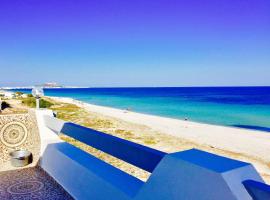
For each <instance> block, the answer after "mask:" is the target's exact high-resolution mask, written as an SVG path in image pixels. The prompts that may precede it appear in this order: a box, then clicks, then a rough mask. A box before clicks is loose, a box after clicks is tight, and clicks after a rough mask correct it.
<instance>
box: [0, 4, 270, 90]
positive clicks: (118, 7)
mask: <svg viewBox="0 0 270 200" xmlns="http://www.w3.org/2000/svg"><path fill="white" fill-rule="evenodd" d="M0 69H1V78H0V86H26V85H34V84H40V83H44V82H51V81H56V82H58V83H60V84H64V85H78V86H96V87H99V86H104V87H106V86H112V87H117V86H224V85H225V86H229V85H241V86H244V85H270V1H269V0H219V1H216V0H190V1H185V0H155V1H143V0H134V1H124V0H91V1H86V0H76V1H75V0H65V1H64V0H59V1H54V0H40V1H36V0H23V1H22V0H13V1H10V0H0Z"/></svg>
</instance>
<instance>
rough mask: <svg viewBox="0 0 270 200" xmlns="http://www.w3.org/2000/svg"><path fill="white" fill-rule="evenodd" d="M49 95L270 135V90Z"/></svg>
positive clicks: (124, 90) (72, 91)
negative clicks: (262, 131) (266, 132)
mask: <svg viewBox="0 0 270 200" xmlns="http://www.w3.org/2000/svg"><path fill="white" fill-rule="evenodd" d="M20 91H23V92H27V93H29V92H30V90H20ZM45 94H46V95H48V96H60V97H71V98H74V99H77V100H80V101H83V102H87V103H91V104H96V105H102V106H109V107H115V108H121V109H126V108H130V109H132V110H133V111H135V112H141V113H147V114H154V115H159V116H165V117H171V118H177V119H184V118H188V119H189V120H190V121H197V122H203V123H210V124H218V125H225V126H235V127H242V128H250V129H257V130H264V131H269V132H270V87H196V88H192V87H189V88H184V87H183V88H180V87H179V88H84V89H83V88H80V89H45Z"/></svg>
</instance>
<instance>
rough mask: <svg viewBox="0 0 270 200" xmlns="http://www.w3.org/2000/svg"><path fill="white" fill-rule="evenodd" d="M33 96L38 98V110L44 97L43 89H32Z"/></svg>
mask: <svg viewBox="0 0 270 200" xmlns="http://www.w3.org/2000/svg"><path fill="white" fill-rule="evenodd" d="M32 95H33V96H34V97H35V98H36V108H37V109H39V101H40V98H41V97H43V96H44V91H43V88H42V87H39V86H36V87H34V88H33V89H32Z"/></svg>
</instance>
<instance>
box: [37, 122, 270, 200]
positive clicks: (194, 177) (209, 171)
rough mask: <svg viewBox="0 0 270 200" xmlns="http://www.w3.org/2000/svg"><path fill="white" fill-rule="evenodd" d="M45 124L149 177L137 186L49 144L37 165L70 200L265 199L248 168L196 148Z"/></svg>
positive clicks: (72, 149)
mask: <svg viewBox="0 0 270 200" xmlns="http://www.w3.org/2000/svg"><path fill="white" fill-rule="evenodd" d="M45 121H46V124H47V126H48V127H49V128H50V129H52V130H54V131H55V132H56V133H57V134H59V133H63V134H65V135H67V136H70V137H72V138H74V139H76V140H79V141H81V142H83V143H85V144H87V145H89V146H92V147H94V148H96V149H99V150H101V151H103V152H106V153H108V154H110V155H112V156H114V157H117V158H119V159H121V160H124V161H125V162H128V163H130V164H133V165H135V166H137V167H139V168H141V169H144V170H146V171H148V172H151V176H150V178H149V179H148V180H147V181H146V182H142V181H140V180H139V179H137V178H135V177H133V176H131V175H129V174H127V173H125V172H123V171H121V170H119V169H117V168H115V167H113V166H111V165H109V164H107V163H105V162H103V161H101V160H99V159H98V158H95V157H94V156H92V155H90V154H87V153H85V152H83V151H82V150H80V149H78V148H76V147H74V146H72V145H70V144H67V143H65V142H63V143H57V144H51V145H49V146H48V147H47V149H46V151H45V153H44V155H43V156H42V162H41V166H42V167H43V168H44V169H45V170H46V171H47V172H48V173H49V174H50V175H51V176H52V177H54V178H55V180H56V181H57V182H58V183H60V184H61V185H62V186H63V187H64V188H65V189H66V190H67V191H68V192H69V193H70V194H71V195H72V196H73V197H74V198H75V199H82V200H83V199H95V200H106V199H117V200H122V199H123V200H124V199H130V200H131V199H134V200H181V199H183V200H186V199H187V200H192V199H194V200H216V199H218V200H252V199H255V200H257V199H258V200H266V199H269V198H268V197H269V196H267V195H269V190H268V189H269V186H267V185H265V184H264V182H263V180H262V179H261V177H260V176H259V174H258V173H257V172H256V170H255V169H254V167H253V166H252V165H250V164H249V163H245V162H241V161H237V160H232V159H229V158H225V157H221V156H217V155H214V154H211V153H207V152H203V151H200V150H196V149H191V150H187V151H182V152H177V153H172V154H166V153H164V152H161V151H158V150H155V149H152V148H149V147H146V146H143V145H139V144H136V143H133V142H130V141H126V140H123V139H120V138H117V137H114V136H112V135H108V134H105V133H102V132H99V131H95V130H92V129H89V128H86V127H82V126H79V125H76V124H73V123H68V122H63V121H60V120H57V119H55V118H52V117H45ZM250 180H252V181H253V182H252V181H251V182H250ZM254 183H259V184H254ZM262 185H263V187H262ZM262 193H263V194H262Z"/></svg>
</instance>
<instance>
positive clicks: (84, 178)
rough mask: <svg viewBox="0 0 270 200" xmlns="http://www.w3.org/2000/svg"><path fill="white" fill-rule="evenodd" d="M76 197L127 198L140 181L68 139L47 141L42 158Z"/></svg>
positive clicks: (46, 166) (67, 189)
mask: <svg viewBox="0 0 270 200" xmlns="http://www.w3.org/2000/svg"><path fill="white" fill-rule="evenodd" d="M41 167H42V168H43V169H44V170H46V171H47V172H48V173H49V174H50V176H52V177H53V178H54V179H55V180H56V181H57V182H58V183H60V184H61V185H62V186H63V188H65V190H66V191H68V192H69V193H70V194H71V195H72V196H73V197H74V198H75V199H95V200H99V199H100V200H101V199H102V200H105V199H112V198H113V199H117V200H121V199H130V198H131V197H133V196H134V195H135V194H137V192H138V191H139V189H140V188H141V186H142V185H143V182H142V181H140V180H139V179H137V178H135V177H133V176H130V175H129V174H126V173H125V172H123V171H120V170H119V169H117V168H115V167H113V166H111V165H109V164H107V163H105V162H103V161H101V160H99V159H97V158H95V157H94V156H92V155H90V154H87V153H85V152H84V151H82V150H80V149H78V148H76V147H74V146H72V145H70V144H67V143H58V144H51V145H48V146H47V148H46V150H45V152H44V154H43V157H42V161H41Z"/></svg>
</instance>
